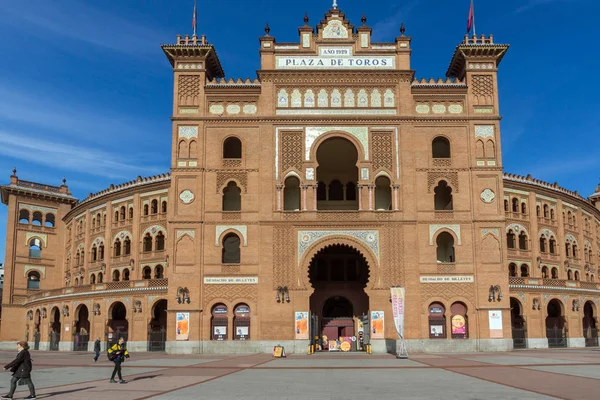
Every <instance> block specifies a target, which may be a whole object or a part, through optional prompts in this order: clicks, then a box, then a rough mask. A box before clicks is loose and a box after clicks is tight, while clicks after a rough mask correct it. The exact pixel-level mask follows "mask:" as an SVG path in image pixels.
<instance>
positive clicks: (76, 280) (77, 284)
mask: <svg viewBox="0 0 600 400" xmlns="http://www.w3.org/2000/svg"><path fill="white" fill-rule="evenodd" d="M75 286H79V278H75Z"/></svg>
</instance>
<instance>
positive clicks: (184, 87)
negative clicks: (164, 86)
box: [178, 75, 200, 106]
mask: <svg viewBox="0 0 600 400" xmlns="http://www.w3.org/2000/svg"><path fill="white" fill-rule="evenodd" d="M178 91H179V105H181V106H197V105H198V97H199V95H200V76H199V75H181V76H180V77H179V86H178Z"/></svg>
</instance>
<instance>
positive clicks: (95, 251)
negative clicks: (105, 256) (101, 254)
mask: <svg viewBox="0 0 600 400" xmlns="http://www.w3.org/2000/svg"><path fill="white" fill-rule="evenodd" d="M97 259H98V248H97V247H96V245H95V244H93V245H92V258H91V260H92V262H94V261H96V260H97Z"/></svg>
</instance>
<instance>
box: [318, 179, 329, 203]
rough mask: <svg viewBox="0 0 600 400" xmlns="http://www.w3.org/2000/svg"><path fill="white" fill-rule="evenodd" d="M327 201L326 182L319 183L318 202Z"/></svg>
mask: <svg viewBox="0 0 600 400" xmlns="http://www.w3.org/2000/svg"><path fill="white" fill-rule="evenodd" d="M325 200H327V186H325V183H324V182H321V181H319V182H317V201H325Z"/></svg>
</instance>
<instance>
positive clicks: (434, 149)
mask: <svg viewBox="0 0 600 400" xmlns="http://www.w3.org/2000/svg"><path fill="white" fill-rule="evenodd" d="M431 155H432V157H433V158H450V141H449V140H448V139H446V138H445V137H441V136H438V137H436V138H435V139H433V142H431Z"/></svg>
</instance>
